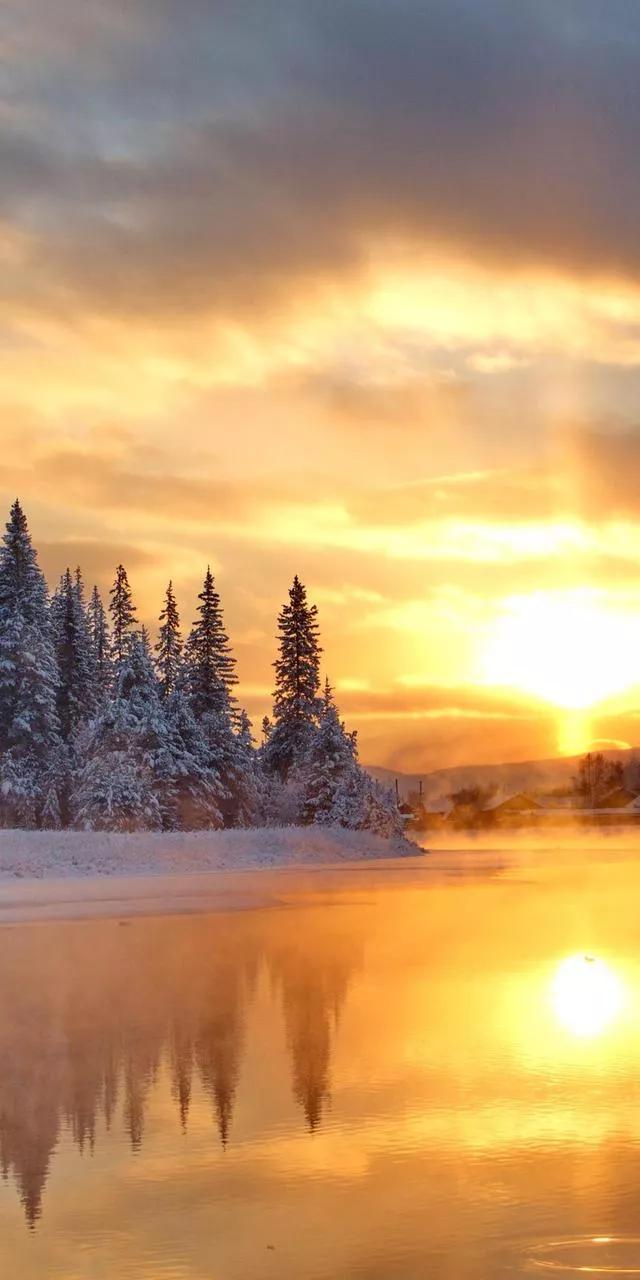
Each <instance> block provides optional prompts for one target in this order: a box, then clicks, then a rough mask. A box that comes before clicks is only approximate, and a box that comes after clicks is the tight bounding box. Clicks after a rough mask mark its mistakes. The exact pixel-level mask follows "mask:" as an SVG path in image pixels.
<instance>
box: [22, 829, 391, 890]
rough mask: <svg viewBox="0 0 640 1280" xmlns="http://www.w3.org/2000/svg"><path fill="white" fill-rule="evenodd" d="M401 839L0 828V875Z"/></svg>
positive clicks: (158, 868) (228, 862)
mask: <svg viewBox="0 0 640 1280" xmlns="http://www.w3.org/2000/svg"><path fill="white" fill-rule="evenodd" d="M415 852H416V849H415V846H414V845H411V844H409V843H408V842H407V841H403V840H395V841H394V840H385V839H383V838H382V837H381V836H375V835H370V834H369V833H368V832H365V831H345V830H342V829H341V828H338V827H336V828H331V827H329V828H327V827H281V828H275V829H268V828H258V829H255V830H252V831H241V830H237V831H191V832H186V833H183V832H171V833H167V834H155V833H144V832H142V833H139V834H135V835H111V834H108V833H106V832H88V833H85V832H82V831H2V830H0V880H6V879H7V878H15V877H24V878H34V879H43V878H46V879H48V878H50V877H54V878H56V879H59V878H61V877H67V876H74V877H78V876H138V875H143V876H149V875H182V874H184V873H185V872H205V871H226V870H229V871H245V870H250V869H253V868H258V867H280V866H283V867H292V866H309V865H311V864H317V865H318V864H326V863H339V862H357V861H360V860H361V859H365V858H393V857H399V856H402V855H403V854H405V855H406V854H407V853H415Z"/></svg>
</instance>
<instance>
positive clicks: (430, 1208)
mask: <svg viewBox="0 0 640 1280" xmlns="http://www.w3.org/2000/svg"><path fill="white" fill-rule="evenodd" d="M428 866H429V869H428ZM639 889H640V861H638V862H636V861H635V860H634V859H633V857H630V856H628V855H627V856H624V857H623V856H622V855H620V856H617V855H616V854H615V852H614V851H613V852H612V851H611V850H609V851H608V852H607V854H606V856H605V857H603V858H602V859H596V858H595V857H594V855H592V854H591V855H589V857H588V859H586V858H580V857H569V856H567V855H558V856H557V857H556V858H554V856H553V855H545V856H536V857H534V856H533V855H531V856H530V857H524V858H520V859H518V860H517V862H515V863H513V862H510V860H509V859H504V860H502V861H501V860H500V859H495V858H494V859H492V858H488V859H487V858H480V859H478V860H477V861H476V860H475V859H474V855H466V856H465V855H462V856H460V857H459V858H456V857H449V858H446V857H442V856H438V858H437V859H436V860H432V861H431V862H430V863H429V864H428V860H426V859H425V860H424V867H423V868H421V867H417V866H415V865H409V864H402V865H398V867H397V868H395V869H390V870H385V869H384V868H373V867H369V868H364V869H359V870H353V871H345V872H333V873H327V874H326V875H325V874H323V873H318V874H315V875H313V874H307V875H301V876H299V877H297V876H295V875H282V874H281V875H279V876H278V874H277V873H276V874H274V875H273V876H272V875H271V874H270V873H264V874H263V875H262V876H261V878H260V892H261V901H262V904H263V905H260V906H258V907H254V908H251V909H246V910H235V911H229V910H226V911H224V910H223V911H217V912H216V911H215V910H209V909H207V911H206V912H205V913H203V914H198V915H173V916H163V917H137V918H134V919H130V920H124V919H122V918H114V919H99V920H96V919H92V920H75V921H70V922H50V923H47V922H39V923H34V924H11V925H9V924H6V923H5V924H4V925H1V926H0V1166H1V1168H2V1171H3V1173H4V1179H3V1181H2V1182H0V1225H1V1229H0V1270H1V1272H2V1274H3V1275H6V1276H10V1277H12V1278H13V1277H19V1278H20V1280H35V1278H36V1277H38V1280H40V1278H41V1277H47V1280H50V1278H53V1280H57V1278H60V1280H62V1278H63V1277H64V1280H97V1278H98V1277H99V1278H100V1280H132V1277H136V1280H138V1278H140V1280H187V1278H188V1280H205V1277H206V1280H211V1278H213V1280H253V1277H270V1276H273V1277H276V1276H277V1277H278V1278H279V1280H280V1278H282V1277H285V1278H288V1277H291V1280H293V1278H294V1277H295V1278H296V1280H300V1278H304V1280H315V1278H317V1280H321V1278H322V1280H329V1278H330V1277H331V1280H336V1278H339V1277H345V1278H347V1277H354V1278H355V1277H358V1278H362V1280H365V1278H366V1280H382V1277H385V1278H386V1277H394V1278H397V1280H409V1278H411V1280H413V1278H414V1277H415V1278H416V1280H417V1278H418V1277H420V1278H421V1280H422V1278H423V1277H436V1278H437V1280H494V1278H498V1280H499V1278H500V1277H503V1276H505V1277H506V1276H515V1275H524V1276H534V1277H535V1276H536V1275H538V1276H544V1275H545V1274H559V1275H563V1274H564V1275H570V1274H575V1273H576V1271H577V1270H578V1271H579V1269H580V1268H584V1267H585V1266H589V1267H594V1268H597V1269H598V1270H597V1274H602V1275H605V1276H606V1275H615V1274H635V1272H634V1268H635V1267H637V1268H638V1271H637V1274H640V1245H638V1244H637V1243H636V1240H635V1237H636V1236H638V1235H640V1024H639V1019H638V1008H639V1003H640V1002H639V991H640V966H639V961H640V923H639V921H640V895H639Z"/></svg>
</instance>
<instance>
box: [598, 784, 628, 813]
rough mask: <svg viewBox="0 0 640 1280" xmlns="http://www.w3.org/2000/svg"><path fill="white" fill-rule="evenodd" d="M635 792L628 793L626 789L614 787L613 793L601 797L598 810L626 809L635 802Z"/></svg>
mask: <svg viewBox="0 0 640 1280" xmlns="http://www.w3.org/2000/svg"><path fill="white" fill-rule="evenodd" d="M637 798H638V797H637V795H636V792H635V791H629V788H628V787H614V788H613V791H609V792H608V794H607V795H606V796H603V798H602V800H601V801H600V804H599V805H598V808H599V809H628V807H629V805H630V804H633V803H634V801H635V800H637Z"/></svg>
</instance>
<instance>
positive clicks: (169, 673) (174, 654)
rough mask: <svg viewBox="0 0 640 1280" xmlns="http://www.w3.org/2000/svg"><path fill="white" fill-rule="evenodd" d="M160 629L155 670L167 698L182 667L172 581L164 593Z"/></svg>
mask: <svg viewBox="0 0 640 1280" xmlns="http://www.w3.org/2000/svg"><path fill="white" fill-rule="evenodd" d="M159 621H160V630H159V633H158V643H157V644H156V655H157V657H156V671H157V672H158V679H159V681H160V688H161V690H162V693H163V695H164V697H165V698H168V697H169V695H170V694H171V693H173V691H174V689H176V688H177V685H178V682H179V678H180V672H181V668H182V635H181V633H180V615H179V613H178V606H177V604H176V598H175V595H174V591H173V583H172V582H169V585H168V586H167V591H166V595H165V601H164V608H163V610H162V612H161V614H160V619H159Z"/></svg>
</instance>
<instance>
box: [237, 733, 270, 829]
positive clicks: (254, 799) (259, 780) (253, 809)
mask: <svg viewBox="0 0 640 1280" xmlns="http://www.w3.org/2000/svg"><path fill="white" fill-rule="evenodd" d="M236 744H237V758H238V774H237V792H236V811H235V814H234V819H235V821H234V825H235V826H238V827H259V826H262V825H263V824H264V820H265V800H266V792H265V783H266V779H265V776H264V773H263V771H262V769H261V767H260V757H259V753H258V752H257V751H256V746H255V742H254V740H253V732H252V725H251V720H250V719H249V716H248V714H247V712H246V711H245V710H244V708H242V710H241V711H240V716H239V719H238V729H237V732H236Z"/></svg>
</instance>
